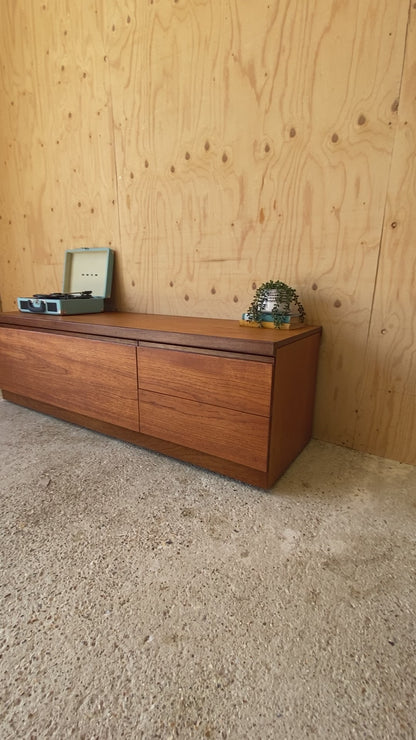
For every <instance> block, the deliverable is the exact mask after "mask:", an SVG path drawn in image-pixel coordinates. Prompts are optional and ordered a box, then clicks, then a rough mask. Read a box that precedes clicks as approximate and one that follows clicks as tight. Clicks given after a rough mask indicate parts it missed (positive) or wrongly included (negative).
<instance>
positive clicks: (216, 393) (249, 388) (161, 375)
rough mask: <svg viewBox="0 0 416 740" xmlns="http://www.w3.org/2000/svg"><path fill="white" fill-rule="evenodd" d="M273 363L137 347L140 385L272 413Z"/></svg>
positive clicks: (201, 399) (263, 414) (238, 408)
mask: <svg viewBox="0 0 416 740" xmlns="http://www.w3.org/2000/svg"><path fill="white" fill-rule="evenodd" d="M272 374H273V364H272V362H270V361H268V362H266V361H264V362H262V361H255V360H250V359H247V360H246V359H240V358H230V357H229V356H227V357H221V356H220V355H214V354H213V355H210V354H202V353H198V352H186V351H180V350H170V349H164V348H160V349H159V348H155V347H143V346H141V347H139V348H138V377H139V388H143V389H145V390H148V391H154V392H156V393H165V394H167V395H170V396H175V397H178V398H184V399H189V400H191V401H200V402H202V403H209V404H213V405H214V406H221V407H223V408H229V409H236V410H239V411H244V412H246V413H249V414H257V415H260V416H269V414H270V399H271V387H272Z"/></svg>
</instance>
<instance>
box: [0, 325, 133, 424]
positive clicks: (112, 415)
mask: <svg viewBox="0 0 416 740" xmlns="http://www.w3.org/2000/svg"><path fill="white" fill-rule="evenodd" d="M0 388H2V389H3V390H8V391H10V392H12V393H16V394H19V395H21V396H26V397H28V398H33V399H35V400H37V401H42V402H44V403H48V404H52V405H53V406H57V407H59V408H62V409H66V410H69V411H73V412H76V413H79V414H83V415H84V416H90V417H93V418H95V419H100V420H101V421H106V422H109V423H110V424H116V425H117V426H121V427H126V428H128V429H133V430H136V431H137V430H138V404H137V396H138V392H137V367H136V346H135V343H134V342H131V343H128V342H119V341H113V340H111V341H106V340H102V339H99V340H97V339H94V338H85V337H78V336H72V335H69V334H61V335H59V334H50V333H47V332H41V331H28V330H24V329H12V328H6V327H5V328H2V329H0Z"/></svg>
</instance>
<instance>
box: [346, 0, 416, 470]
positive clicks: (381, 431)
mask: <svg viewBox="0 0 416 740" xmlns="http://www.w3.org/2000/svg"><path fill="white" fill-rule="evenodd" d="M415 74H416V10H415V7H414V6H413V8H412V12H411V14H410V23H409V29H408V38H407V44H406V56H405V64H404V70H403V84H402V89H401V94H400V104H399V107H398V119H399V123H398V127H397V131H396V137H395V145H394V156H393V161H392V170H391V177H390V181H389V189H388V194H387V207H386V214H385V219H384V226H383V236H382V240H381V250H380V262H379V268H378V273H377V282H376V288H375V295H374V306H373V312H372V318H371V325H370V333H369V341H368V347H367V354H366V363H365V367H364V373H363V383H362V386H361V396H360V402H359V405H358V409H357V411H358V413H357V427H356V434H355V439H354V446H355V447H356V448H357V449H361V450H367V451H368V452H373V453H376V454H377V455H383V456H385V457H389V458H394V459H396V460H400V461H401V462H409V463H415V462H416V283H415V278H416V246H415V235H416V159H415V146H416V98H415Z"/></svg>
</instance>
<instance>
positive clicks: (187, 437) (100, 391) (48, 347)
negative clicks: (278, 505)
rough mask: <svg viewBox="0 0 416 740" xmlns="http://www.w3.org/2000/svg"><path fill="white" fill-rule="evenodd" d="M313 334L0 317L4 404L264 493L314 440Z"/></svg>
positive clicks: (225, 324) (111, 319) (112, 318)
mask: <svg viewBox="0 0 416 740" xmlns="http://www.w3.org/2000/svg"><path fill="white" fill-rule="evenodd" d="M320 335H321V329H320V327H311V326H305V327H303V326H302V328H299V329H294V330H290V331H285V330H279V329H253V328H251V327H247V326H240V325H239V323H238V321H231V320H223V319H204V318H190V317H183V316H160V315H150V314H132V313H101V314H84V315H76V316H51V315H45V314H43V315H39V314H27V313H19V312H13V313H3V314H0V388H1V389H2V392H3V397H4V399H6V400H7V401H11V402H13V403H17V404H20V405H22V406H26V407H28V408H31V409H35V410H36V411H40V412H42V413H46V414H50V415H52V416H56V417H58V418H60V419H64V420H65V421H69V422H72V423H75V424H79V425H81V426H84V427H88V428H90V429H94V430H95V431H98V432H102V433H104V434H108V435H111V436H113V437H117V438H119V439H123V440H126V441H128V442H131V443H134V444H137V445H140V446H142V447H146V448H148V449H151V450H156V451H158V452H161V453H163V454H166V455H170V456H171V457H175V458H178V459H180V460H184V461H186V462H189V463H192V464H194V465H198V466H200V467H203V468H207V469H209V470H213V471H215V472H217V473H221V474H223V475H226V476H229V477H231V478H236V479H238V480H241V481H244V482H246V483H250V484H252V485H255V486H259V487H262V488H270V487H271V486H272V485H273V484H274V482H275V481H276V480H277V478H278V477H279V476H280V475H281V474H282V473H283V472H284V470H286V468H287V467H288V465H290V463H291V462H292V460H293V459H294V458H295V457H296V456H297V455H298V454H299V452H300V451H301V450H302V449H303V447H304V446H305V445H306V443H307V442H308V441H309V439H310V437H311V432H312V420H313V408H314V397H315V384H316V372H317V362H318V352H319V343H320Z"/></svg>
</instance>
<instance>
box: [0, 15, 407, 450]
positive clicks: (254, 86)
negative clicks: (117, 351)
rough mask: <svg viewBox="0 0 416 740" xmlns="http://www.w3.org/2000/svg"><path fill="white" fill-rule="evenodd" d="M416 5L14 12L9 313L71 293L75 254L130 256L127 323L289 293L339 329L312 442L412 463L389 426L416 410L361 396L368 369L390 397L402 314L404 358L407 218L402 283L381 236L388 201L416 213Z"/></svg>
mask: <svg viewBox="0 0 416 740" xmlns="http://www.w3.org/2000/svg"><path fill="white" fill-rule="evenodd" d="M414 13H415V9H414V7H413V3H411V2H410V1H409V0H396V1H395V2H394V3H392V2H390V0H352V1H351V2H349V3H340V2H336V1H335V0H329V1H328V0H311V2H305V1H304V0H267V2H266V0H258V2H240V1H239V0H218V2H213V0H178V2H173V1H170V0H169V1H168V0H159V1H157V0H155V1H154V2H140V3H139V2H137V1H136V0H71V2H70V0H55V2H54V3H46V2H45V3H38V2H36V0H3V2H2V3H0V41H1V44H2V49H3V54H2V65H1V66H0V89H1V94H2V106H1V108H0V151H1V160H0V161H1V166H2V178H0V217H1V218H0V298H1V300H2V306H3V310H11V309H13V307H14V306H15V298H16V296H18V295H25V294H28V295H31V294H32V293H33V292H35V291H36V292H38V291H47V290H56V289H59V288H60V285H61V280H62V266H63V252H64V249H65V248H70V247H75V246H99V245H111V246H113V247H114V248H115V249H116V265H115V282H114V296H115V301H116V305H117V306H118V308H119V309H122V310H126V311H143V312H156V313H167V314H172V315H187V316H191V315H193V316H211V317H222V316H223V317H226V318H229V319H234V320H238V319H239V318H240V315H241V313H242V311H243V310H245V309H246V308H247V306H248V303H249V302H250V299H251V296H252V294H253V291H254V289H255V286H256V285H258V284H259V283H261V282H263V281H265V280H268V279H270V278H274V279H282V280H285V281H286V282H289V283H291V284H293V285H294V286H295V287H296V288H297V290H298V292H299V293H300V294H301V297H302V300H303V302H304V304H305V307H306V310H307V314H308V320H309V321H310V322H311V323H313V324H322V325H323V327H324V333H323V345H322V352H321V356H320V369H319V377H318V402H317V407H316V420H315V427H314V434H315V435H316V436H318V437H320V438H321V439H327V440H329V441H333V442H339V443H341V444H346V445H357V446H359V448H360V449H366V445H367V444H368V445H369V449H371V450H376V449H379V450H380V451H381V450H385V453H382V454H391V455H392V456H396V455H397V454H398V452H397V450H399V449H400V447H401V444H402V442H401V437H402V435H401V433H400V432H397V433H396V432H395V433H394V435H393V436H394V437H395V441H394V442H393V444H392V445H391V444H390V442H389V438H390V436H391V431H389V428H390V427H391V424H390V422H388V421H387V418H390V416H392V418H394V419H395V420H396V421H397V422H399V420H400V419H401V417H402V413H403V407H404V406H405V407H406V409H407V411H406V414H407V416H406V418H407V422H406V428H407V429H408V430H409V429H412V428H413V423H414V415H415V413H416V401H415V400H414V397H413V396H411V395H409V393H408V392H407V391H406V401H405V400H404V396H403V393H402V390H403V389H402V390H400V391H399V392H397V391H396V390H395V391H394V392H393V393H391V394H389V404H390V409H391V412H390V413H389V414H388V415H386V413H385V411H384V401H383V400H382V395H381V396H380V395H377V399H376V398H375V397H374V404H373V402H371V403H369V404H364V405H363V404H362V403H361V399H362V398H363V393H365V395H366V396H368V393H367V391H365V390H364V386H363V377H362V376H363V368H364V367H366V368H367V369H366V370H365V373H366V376H367V377H368V380H367V381H365V382H366V383H367V385H368V384H369V385H371V386H373V385H374V383H373V382H372V380H371V378H372V377H374V372H375V371H374V368H375V367H376V365H377V372H378V373H379V374H380V373H381V375H383V376H384V377H385V379H386V380H385V381H383V387H384V386H385V387H387V385H390V386H391V383H390V382H387V379H388V378H389V377H390V375H391V362H392V360H391V357H392V352H393V351H394V352H395V351H396V350H393V344H394V345H395V347H396V348H399V347H400V348H401V347H407V346H408V342H409V333H408V329H407V328H406V326H405V325H404V324H403V323H400V325H397V328H396V329H395V336H396V339H395V340H394V343H393V344H392V345H390V344H389V343H388V342H387V341H383V342H378V344H377V346H376V343H375V336H376V335H374V336H373V332H374V331H375V323H374V322H375V320H376V316H377V312H378V310H379V309H378V308H377V305H379V306H381V305H382V304H384V303H385V302H387V303H388V302H390V300H391V297H392V296H393V295H394V293H395V291H396V290H397V287H398V285H401V281H402V280H403V279H404V280H406V278H405V276H404V273H407V267H406V266H405V264H406V261H409V259H410V260H411V259H412V256H411V254H410V251H411V250H412V243H413V239H414V224H413V222H412V221H411V220H409V221H408V222H406V223H407V225H406V228H405V231H406V238H403V239H402V240H401V242H400V245H401V246H400V252H401V257H400V260H399V266H395V269H394V270H393V271H390V270H389V266H388V263H389V260H391V259H392V257H388V254H387V252H388V250H387V251H385V249H386V247H385V236H386V233H387V231H386V226H384V227H383V224H384V213H385V210H386V208H387V209H390V208H391V206H392V204H393V203H394V204H395V205H394V207H393V211H394V213H393V212H391V216H392V219H393V220H397V221H398V222H399V221H400V219H399V216H398V215H397V214H401V212H402V209H404V210H406V209H409V210H410V209H413V210H416V206H415V197H414V191H413V188H412V186H410V187H409V188H407V192H406V194H405V193H404V190H403V189H401V190H398V189H397V185H398V184H399V182H402V183H406V185H408V184H409V179H408V176H407V179H406V178H405V177H404V175H403V172H404V170H403V166H404V165H403V157H404V159H405V160H406V158H407V159H408V161H410V158H411V157H414V154H415V146H414V140H413V137H412V136H411V134H410V133H409V134H407V137H408V138H407V141H406V143H405V145H400V144H399V143H398V142H399V138H400V136H402V137H403V136H404V132H403V133H400V132H402V128H403V126H404V121H405V120H406V116H403V117H402V118H401V119H400V121H399V122H398V111H399V110H400V111H401V110H402V106H403V104H404V101H403V90H404V89H405V83H404V86H403V90H402V91H401V84H402V72H403V60H404V57H405V53H406V54H407V60H408V61H407V62H406V64H405V69H406V65H407V69H411V66H409V65H411V64H412V62H411V61H409V60H411V57H410V56H409V54H410V53H411V43H410V42H409V43H408V44H407V46H406V33H407V25H408V21H409V16H410V21H411V23H413V20H412V19H413V16H414ZM411 38H412V37H411V36H409V39H411ZM412 43H413V42H412ZM407 74H408V75H409V72H407ZM409 79H410V78H409ZM409 84H410V83H409ZM399 98H401V99H400V104H399ZM409 119H410V116H409ZM407 130H408V131H409V132H410V128H408V129H407ZM396 131H397V132H398V135H399V138H398V139H396V138H395V137H396ZM403 146H405V147H406V148H407V149H406V151H407V154H403ZM406 166H407V165H406ZM400 172H401V173H402V174H400ZM390 173H391V175H392V178H393V179H392V181H391V182H390V179H389V178H390ZM395 173H397V174H395ZM395 193H396V194H395ZM387 195H388V198H389V200H388V204H387V205H386V198H387ZM402 199H403V203H402ZM386 213H387V211H386ZM400 223H401V227H400V228H401V231H400V234H403V233H404V229H403V224H402V221H400ZM397 234H399V231H396V237H395V238H397ZM380 244H382V247H383V249H382V251H381V252H380ZM412 254H413V253H412ZM379 268H380V269H379ZM378 269H379V272H378ZM380 270H381V272H380ZM382 274H384V278H382V277H381V276H382ZM389 276H390V277H389ZM376 280H377V289H376ZM375 290H376V296H375V303H374V312H373V315H372V305H373V296H374V293H375ZM405 292H406V291H405ZM405 303H406V304H407V301H406V300H405ZM371 318H372V323H371V328H370V321H371ZM369 336H370V345H371V346H370V345H368V338H369ZM402 356H403V362H402V363H401V369H400V377H408V378H411V377H412V374H413V360H412V358H411V352H410V350H406V351H405V352H403V355H402ZM371 357H376V360H374V359H373V360H371ZM406 363H407V364H406ZM371 367H373V369H371ZM406 382H409V383H410V380H409V381H406ZM408 387H409V386H408V385H406V388H408ZM403 405H404V406H403ZM357 411H359V414H360V423H359V426H358V427H356V421H357ZM364 417H365V418H364ZM371 429H379V430H381V431H380V434H381V437H380V435H379V439H381V438H383V442H382V443H381V444H379V445H378V446H377V444H376V443H375V437H374V434H373V435H372V433H371ZM370 437H372V439H370ZM406 444H407V443H406V442H405V445H406ZM388 450H390V452H388ZM409 455H410V457H409ZM406 459H413V461H414V462H416V451H415V453H414V455H413V457H412V453H411V451H410V450H408V451H407V452H406Z"/></svg>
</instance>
